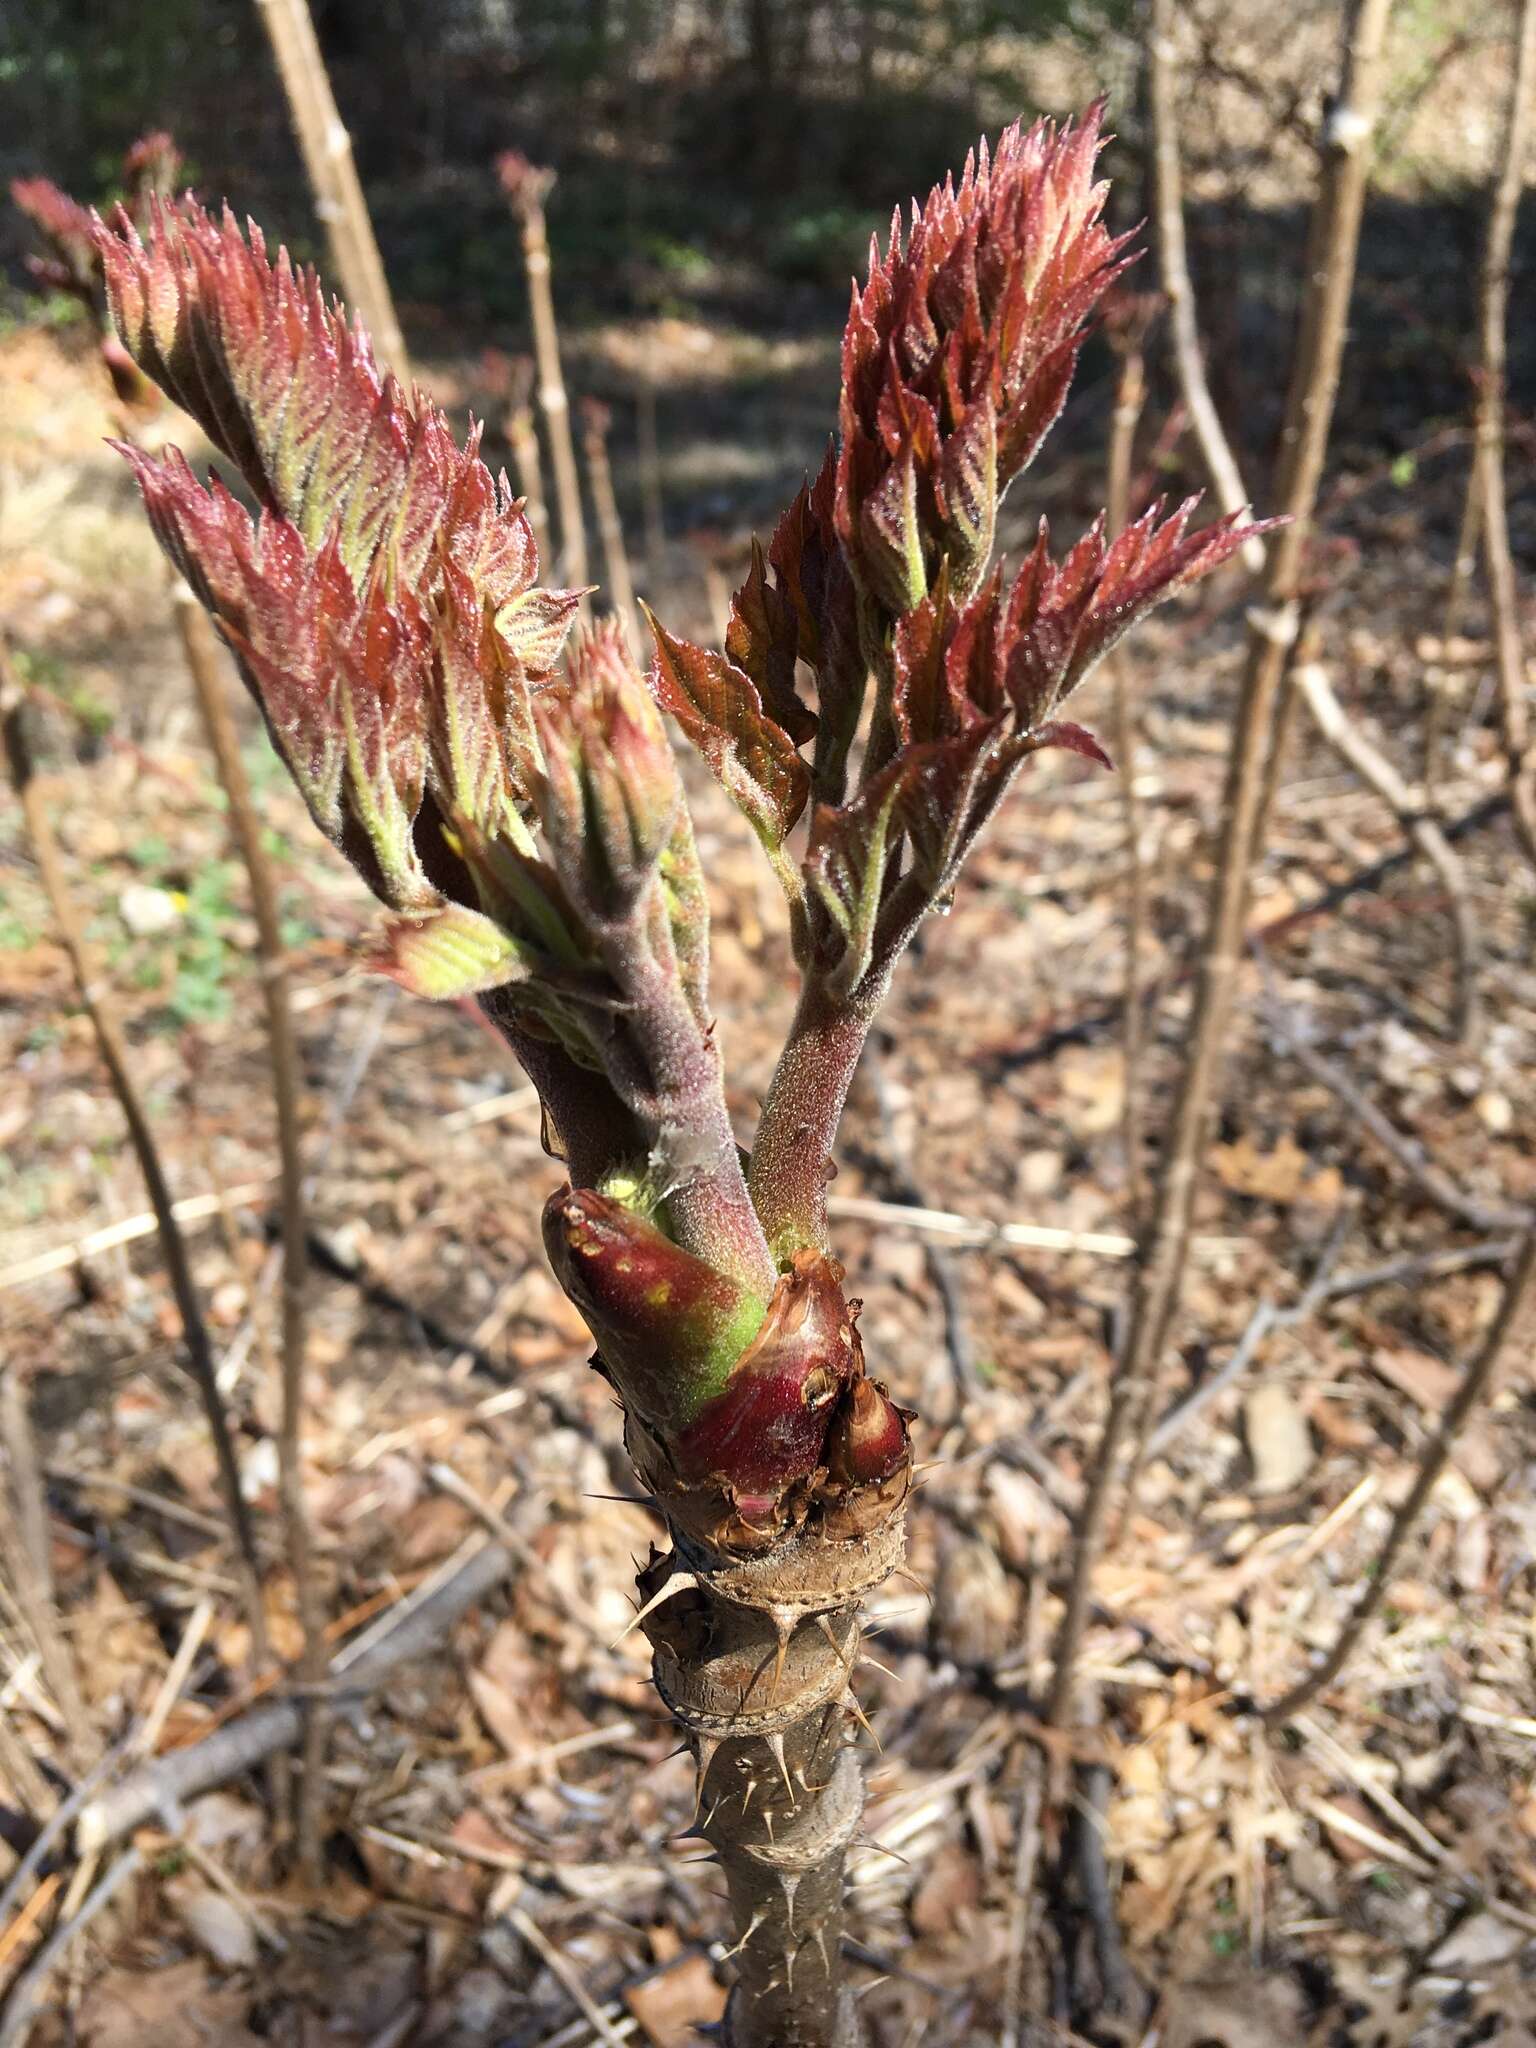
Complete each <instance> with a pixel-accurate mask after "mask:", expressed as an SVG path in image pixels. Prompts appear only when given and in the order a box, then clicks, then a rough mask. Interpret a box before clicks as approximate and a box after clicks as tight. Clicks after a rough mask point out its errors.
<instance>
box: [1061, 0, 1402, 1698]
mask: <svg viewBox="0 0 1536 2048" xmlns="http://www.w3.org/2000/svg"><path fill="white" fill-rule="evenodd" d="M1390 5H1391V0H1356V4H1355V5H1354V6H1352V8H1351V10H1350V14H1349V17H1348V20H1347V23H1346V27H1345V34H1344V53H1343V55H1344V61H1343V73H1344V76H1343V81H1342V84H1341V89H1340V93H1339V97H1338V100H1337V101H1336V103H1335V104H1334V106H1333V108H1332V110H1331V112H1330V114H1329V117H1328V133H1327V136H1326V138H1325V140H1326V142H1327V145H1328V148H1327V155H1326V158H1325V161H1324V167H1323V171H1322V175H1321V180H1320V185H1319V190H1318V197H1317V203H1316V208H1315V212H1314V231H1313V247H1314V249H1315V250H1316V252H1317V258H1318V260H1317V263H1316V266H1315V268H1314V269H1313V271H1312V273H1311V275H1310V278H1309V290H1308V295H1307V305H1306V311H1305V316H1304V319H1303V324H1302V331H1301V335H1300V338H1299V341H1298V345H1297V357H1296V363H1295V366H1294V370H1293V374H1292V379H1291V387H1290V394H1289V397H1288V400H1287V409H1286V420H1285V428H1284V433H1283V439H1282V449H1283V456H1282V475H1281V489H1280V491H1279V493H1278V497H1279V505H1278V509H1279V510H1280V511H1281V512H1283V513H1286V514H1288V515H1289V516H1290V520H1291V524H1290V525H1288V526H1284V527H1281V528H1280V529H1279V531H1278V532H1277V533H1275V534H1274V536H1273V537H1272V539H1271V541H1270V544H1269V549H1268V553H1267V556H1266V561H1265V572H1264V578H1263V584H1262V595H1261V602H1260V605H1259V606H1258V607H1256V608H1255V610H1254V612H1253V614H1252V615H1251V621H1250V627H1249V634H1248V650H1247V661H1246V665H1245V669H1244V674H1243V679H1242V686H1241V693H1240V697H1239V703H1238V709H1237V716H1236V720H1235V723H1234V726H1233V732H1232V740H1231V746H1230V750H1229V753H1228V757H1227V774H1226V783H1225V787H1224V789H1223V793H1222V802H1221V810H1220V817H1221V820H1222V830H1221V839H1220V844H1219V848H1218V852H1217V859H1216V872H1215V875H1214V877H1213V880H1212V884H1211V894H1210V903H1209V909H1208V915H1207V926H1206V936H1205V942H1204V946H1203V948H1202V955H1201V960H1200V965H1199V969H1198V973H1197V979H1196V987H1195V1003H1194V1014H1193V1016H1192V1018H1191V1022H1190V1029H1189V1041H1190V1049H1189V1054H1188V1057H1187V1060H1186V1063H1185V1067H1184V1072H1183V1076H1182V1078H1181V1082H1180V1087H1179V1094H1178V1099H1177V1102H1176V1104H1175V1106H1174V1113H1173V1116H1172V1118H1171V1120H1170V1127H1169V1131H1168V1136H1167V1139H1166V1142H1165V1145H1164V1149H1163V1155H1162V1159H1161V1161H1160V1163H1159V1167H1158V1174H1157V1181H1156V1186H1155V1189H1154V1194H1153V1208H1152V1220H1151V1224H1150V1226H1149V1230H1148V1234H1147V1240H1146V1244H1145V1248H1144V1254H1143V1261H1142V1263H1141V1266H1140V1268H1139V1270H1138V1272H1137V1275H1136V1279H1135V1281H1134V1283H1133V1290H1132V1297H1131V1305H1130V1312H1129V1315H1128V1317H1127V1329H1126V1335H1125V1340H1124V1343H1123V1346H1122V1349H1121V1354H1120V1357H1119V1360H1118V1361H1117V1364H1116V1368H1115V1377H1114V1383H1113V1386H1112V1388H1111V1391H1110V1402H1109V1412H1108V1415H1107V1416H1106V1418H1105V1423H1104V1428H1103V1432H1102V1434H1101V1436H1100V1439H1099V1443H1098V1445H1097V1447H1096V1449H1095V1452H1094V1458H1093V1465H1092V1470H1091V1475H1090V1479H1089V1484H1088V1492H1087V1498H1086V1500H1085V1503H1084V1507H1083V1512H1082V1515H1081V1518H1080V1520H1079V1524H1078V1530H1077V1541H1076V1544H1075V1546H1074V1549H1073V1557H1072V1571H1071V1578H1070V1580H1069V1583H1068V1588H1067V1595H1066V1605H1065V1610H1064V1613H1063V1617H1062V1623H1061V1629H1060V1633H1059V1635H1058V1638H1057V1644H1056V1655H1055V1669H1054V1673H1053V1677H1052V1683H1051V1692H1050V1699H1049V1705H1048V1718H1049V1719H1050V1720H1051V1721H1053V1722H1055V1723H1057V1724H1060V1723H1062V1722H1064V1721H1065V1720H1067V1719H1068V1718H1069V1717H1070V1716H1071V1714H1072V1711H1073V1705H1074V1697H1075V1684H1076V1667H1077V1657H1078V1650H1079V1647H1080V1645H1081V1642H1082V1637H1083V1631H1084V1628H1085V1626H1086V1624H1087V1619H1088V1601H1089V1595H1090V1591H1091V1588H1092V1583H1093V1574H1094V1569H1095V1566H1096V1565H1097V1562H1098V1558H1099V1553H1100V1550H1101V1548H1102V1545H1103V1541H1104V1533H1105V1529H1106V1526H1107V1522H1108V1516H1109V1508H1110V1502H1111V1498H1112V1496H1113V1494H1114V1492H1115V1489H1116V1482H1117V1479H1118V1477H1119V1472H1120V1463H1121V1456H1122V1452H1123V1451H1124V1449H1125V1448H1126V1445H1127V1442H1128V1440H1129V1439H1130V1438H1131V1436H1132V1432H1133V1424H1134V1423H1135V1422H1136V1420H1137V1419H1138V1418H1139V1417H1140V1416H1142V1415H1143V1414H1145V1413H1146V1412H1147V1411H1148V1409H1149V1408H1150V1406H1151V1402H1152V1400H1153V1397H1154V1392H1155V1382H1156V1375H1157V1368H1158V1362H1159V1360H1160V1357H1161V1355H1162V1350H1163V1346H1164V1343H1165V1342H1166V1339H1167V1335H1168V1331H1169V1328H1170V1326H1171V1324H1172V1322H1173V1319H1174V1316H1175V1315H1176V1313H1177V1311H1178V1307H1179V1301H1180V1296H1181V1293H1182V1288H1183V1279H1184V1271H1185V1265H1186V1262H1187V1258H1188V1252H1189V1238H1190V1228H1191V1219H1192V1216H1193V1212H1194V1201H1195V1193H1196V1190H1197V1188H1198V1186H1199V1179H1200V1165H1201V1160H1202V1156H1203V1153H1204V1149H1205V1141H1206V1134H1207V1130H1208V1128H1209V1122H1210V1116H1211V1111H1212V1106H1213V1098H1214V1095H1215V1090H1216V1083H1217V1078H1218V1074H1219V1071H1220V1055H1221V1049H1222V1047H1223V1045H1224V1043H1225V1041H1226V1036H1227V1023H1228V1019H1229V1017H1230V1014H1231V1009H1232V1001H1233V994H1234V990H1235V984H1236V980H1237V969H1238V961H1239V958H1240V954H1241V947H1242V935H1243V924H1244V920H1245V917H1246V914H1247V908H1248V885H1249V861H1250V852H1251V849H1252V847H1253V845H1254V843H1255V835H1256V828H1257V826H1258V823H1259V809H1260V801H1261V791H1262V783H1263V773H1264V755H1265V742H1266V739H1267V738H1268V736H1269V733H1270V728H1271V721H1272V716H1273V712H1274V706H1275V700H1276V697H1277V694H1278V691H1279V687H1280V681H1281V677H1282V675H1283V673H1284V670H1285V667H1286V663H1287V658H1288V655H1289V651H1290V640H1291V634H1292V631H1293V622H1294V617H1295V610H1294V607H1295V599H1296V590H1297V584H1298V580H1299V575H1300V569H1301V562H1302V551H1303V548H1304V545H1305V541H1306V536H1307V532H1308V529H1309V527H1310V524H1311V519H1312V513H1313V510H1314V507H1315V505H1316V502H1317V490H1318V484H1319V480H1320V478H1321V475H1322V466H1323V457H1324V453H1325V450H1326V447H1327V441H1328V430H1329V426H1330V424H1331V422H1332V418H1333V401H1334V395H1335V392H1336V390H1337V386H1338V373H1339V364H1340V361H1341V359H1342V356H1343V351H1344V339H1345V326H1346V316H1347V313H1348V308H1349V299H1350V292H1351V287H1352V285H1353V281H1354V271H1355V254H1356V249H1357V246H1358V242H1359V231H1360V216H1361V212H1362V210H1363V206H1364V200H1365V187H1366V177H1367V171H1368V166H1369V141H1370V135H1371V131H1372V128H1373V126H1374V122H1375V115H1376V108H1377V104H1378V100H1379V96H1380V80H1381V71H1382V63H1381V57H1382V46H1383V42H1384V40H1385V31H1386V23H1387V15H1388V12H1389V10H1390Z"/></svg>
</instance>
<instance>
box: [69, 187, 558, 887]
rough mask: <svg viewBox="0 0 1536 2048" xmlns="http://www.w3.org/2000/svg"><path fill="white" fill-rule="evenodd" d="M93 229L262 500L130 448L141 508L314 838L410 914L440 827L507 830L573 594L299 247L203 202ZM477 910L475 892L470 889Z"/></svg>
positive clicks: (504, 499)
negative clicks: (209, 623) (229, 665)
mask: <svg viewBox="0 0 1536 2048" xmlns="http://www.w3.org/2000/svg"><path fill="white" fill-rule="evenodd" d="M149 214H150V223H151V232H150V239H149V242H148V244H147V245H146V244H145V243H144V242H143V241H141V240H140V238H139V235H138V233H137V231H136V229H135V228H134V226H133V224H132V223H131V222H130V221H129V220H128V218H127V216H126V215H125V214H123V213H122V212H121V211H120V212H119V213H118V215H117V217H116V221H115V226H114V228H113V229H112V230H110V231H109V230H108V229H106V228H104V227H102V226H100V225H99V224H97V225H96V227H95V229H94V233H95V240H96V246H97V249H98V251H99V253H100V256H101V260H102V263H103V265H104V268H105V273H106V280H107V289H108V295H109V298H110V302H111V306H112V311H113V315H114V318H115V319H116V322H117V325H118V329H119V332H120V334H121V336H122V338H123V341H124V343H125V344H126V346H127V347H128V349H129V350H130V352H131V353H132V355H133V356H134V358H135V360H136V361H137V363H138V364H139V366H140V368H141V369H143V370H144V371H145V372H146V373H147V374H149V375H150V376H151V377H153V378H154V379H155V380H156V381H157V382H158V383H159V384H160V385H161V386H162V387H163V388H164V389H165V390H166V391H167V393H168V394H169V395H170V396H171V397H173V398H174V399H176V400H177V402H178V403H180V404H181V405H183V406H184V407H185V408H186V409H187V410H188V411H189V412H191V413H192V415H193V417H194V418H195V419H197V420H198V422H199V423H200V425H201V426H202V427H203V429H204V431H205V432H206V433H207V434H208V435H209V437H210V439H211V440H212V441H213V442H214V444H215V446H216V447H218V448H219V449H220V450H221V451H222V452H223V453H224V454H225V455H226V456H227V457H228V458H229V459H230V460H231V461H232V462H234V463H235V464H236V465H237V467H238V468H239V469H240V471H241V473H242V474H243V476H244V477H245V479H246V481H247V483H248V484H249V485H250V487H251V489H252V490H253V491H254V492H255V493H256V496H257V498H258V500H259V501H260V504H261V506H262V512H261V516H260V518H259V519H258V520H255V521H253V520H252V519H251V517H250V515H249V514H248V513H247V512H246V511H245V510H244V508H243V507H242V506H241V505H239V504H238V503H237V502H236V500H235V499H234V498H233V497H232V496H231V495H230V494H229V492H228V491H226V490H225V489H224V488H223V486H222V485H221V484H219V483H218V482H217V481H215V482H214V483H213V484H211V485H210V486H209V488H208V489H207V490H204V489H203V487H202V486H201V485H199V484H198V483H197V481H196V480H195V479H194V477H193V476H192V473H191V471H190V470H189V469H188V468H187V465H186V463H185V462H184V461H183V460H182V459H181V457H180V456H179V455H177V454H176V453H175V451H174V450H173V451H172V452H171V453H170V454H169V455H167V457H166V458H165V460H164V461H163V462H154V461H152V460H150V459H149V458H148V457H147V456H145V455H144V454H142V453H141V452H140V451H138V450H137V449H133V448H124V450H123V453H124V454H125V455H126V456H127V458H128V459H129V461H130V462H131V463H132V464H133V466H134V469H135V472H136V474H137V476H138V480H139V484H140V488H141V490H142V491H143V493H144V498H145V503H146V505H147V507H148V509H149V513H150V518H151V521H152V523H153V525H154V527H155V530H156V532H157V534H158V535H159V537H160V540H161V543H162V545H163V546H164V547H165V549H166V551H167V553H168V554H170V556H171V558H172V560H173V561H174V562H175V563H176V565H177V567H178V568H179V569H180V570H181V571H182V573H183V574H184V575H185V576H186V577H187V579H188V581H189V582H190V583H191V585H192V587H193V589H194V590H195V591H196V592H197V594H198V596H199V597H200V598H201V599H202V601H203V602H204V603H205V604H206V605H207V606H208V608H209V610H210V611H212V612H213V614H214V616H215V617H216V618H217V619H218V621H219V623H220V625H221V626H222V628H223V630H224V634H225V637H226V639H227V640H228V641H229V643H230V645H231V647H232V648H233V649H234V651H235V654H236V657H237V659H238V661H239V664H240V668H241V671H242V673H243V675H244V676H245V679H246V681H247V683H248V684H249V686H250V688H251V690H252V692H253V694H254V695H255V696H256V698H257V700H258V702H259V703H260V705H261V708H262V711H263V713H264V715H265V717H266V720H267V723H268V726H269V728H270V729H271V732H272V736H273V739H274V741H275V743H276V745H277V747H278V749H279V751H280V752H281V753H282V755H283V756H284V758H285V759H286V760H287V762H288V764H289V766H290V768H291V769H292V771H293V774H294V777H295V779H296V780H297V782H298V784H299V786H300V788H301V790H302V791H303V793H304V796H305V799H306V801H307V802H308V804H309V807H310V810H311V812H312V814H313V816H314V818H315V820H316V823H317V824H318V825H319V826H320V828H321V829H322V831H324V832H325V833H327V835H328V836H329V837H330V838H331V839H332V840H333V841H334V842H335V843H336V844H337V845H338V846H340V847H341V848H342V850H343V851H344V852H345V853H347V854H348V856H349V857H350V858H351V859H352V860H353V862H354V863H355V864H356V865H357V867H358V868H359V870H360V871H361V872H362V874H363V876H364V878H365V880H367V882H368V883H369V885H370V886H371V887H372V888H373V889H374V890H375V891H376V892H377V893H378V894H379V895H380V896H382V897H383V898H384V900H385V901H386V902H388V903H390V904H392V905H394V906H395V907H396V908H398V909H416V910H419V909H427V908H430V907H432V906H433V905H434V904H435V903H436V902H438V901H439V900H440V890H439V887H438V882H439V879H440V876H441V872H442V868H443V864H444V856H443V851H442V847H441V844H440V835H441V821H442V820H444V819H451V818H460V819H464V820H467V821H469V822H470V823H471V824H473V825H474V826H475V828H476V829H477V830H479V831H481V832H483V833H485V834H487V835H490V836H492V837H494V836H495V835H496V834H497V833H498V832H500V831H502V830H503V829H508V830H513V831H514V832H515V830H516V826H515V821H514V813H515V812H516V809H517V807H518V806H519V805H524V806H526V805H527V804H528V803H529V802H530V801H531V784H532V780H533V778H534V775H535V773H536V768H537V763H536V760H535V744H534V737H533V723H532V713H531V708H530V703H531V696H532V694H533V692H534V691H536V690H537V689H538V688H539V687H541V686H542V685H543V684H544V683H545V681H546V680H547V678H548V675H549V672H550V669H551V667H552V665H553V664H554V662H555V661H556V660H557V658H558V655H559V651H560V647H561V645H562V643H563V641H564V638H565V635H566V634H567V632H568V631H569V628H570V624H571V621H572V619H573V618H574V615H575V611H576V606H577V603H578V594H577V593H575V592H552V591H540V590H538V589H537V588H536V586H535V581H534V579H535V576H536V574H537V569H538V557H537V552H536V550H535V548H534V544H533V536H532V532H531V530H530V529H529V526H528V522H527V520H526V519H525V518H524V517H523V513H522V508H521V506H520V504H519V503H517V501H515V500H514V499H513V498H512V496H511V493H510V491H509V489H508V487H507V485H506V482H505V479H502V480H501V481H499V482H498V481H496V480H493V478H492V477H491V474H490V472H489V470H487V469H486V467H485V465H484V463H483V462H481V461H480V459H479V454H478V440H477V436H476V435H475V434H472V435H471V437H470V440H469V443H468V446H467V447H465V448H463V449H460V448H458V447H457V446H456V445H455V443H454V440H453V437H452V434H451V433H450V431H449V428H448V423H447V421H446V420H445V419H444V417H443V415H442V414H441V413H440V412H439V411H438V410H437V409H436V408H435V407H434V406H432V405H431V404H429V403H428V402H427V401H426V400H425V399H423V398H421V396H420V395H419V394H417V396H416V397H415V398H414V399H407V397H406V395H405V393H404V392H403V390H402V389H401V387H400V386H399V385H398V384H397V383H396V382H395V380H394V379H393V378H386V377H382V376H381V375H380V373H379V371H378V369H377V368H376V366H375V364H374V361H373V356H372V352H371V350H370V348H369V345H368V343H367V340H366V339H365V337H364V336H363V335H362V334H361V333H360V332H358V331H354V330H353V329H351V328H349V327H348V326H347V323H346V320H345V317H344V315H343V314H342V312H341V310H340V308H339V307H328V306H327V305H326V304H325V301H324V299H323V297H322V295H321V291H320V287H319V284H318V282H317V281H316V279H315V277H314V275H313V274H312V273H310V272H307V271H306V272H296V271H295V270H294V269H293V267H292V265H291V264H290V263H289V260H288V256H287V253H286V251H279V253H278V256H277V258H276V260H275V261H269V260H268V257H267V252H266V247H265V244H264V243H263V241H262V238H261V235H260V233H259V231H258V230H257V229H255V228H254V227H253V228H252V229H251V230H250V238H249V241H247V240H246V239H245V238H243V237H242V236H241V234H240V232H239V230H238V228H237V227H236V226H235V223H234V220H233V217H232V216H231V215H230V214H229V212H228V211H227V210H226V212H225V214H224V216H223V219H222V221H221V222H215V221H213V220H212V219H210V218H209V217H208V216H207V215H206V214H204V213H203V212H202V210H201V208H199V207H198V206H196V205H195V204H193V203H192V202H191V201H190V200H187V201H182V202H180V203H179V204H177V205H175V206H168V205H165V204H163V203H162V202H161V201H160V200H158V199H154V200H152V201H151V203H150V208H149ZM470 907H473V906H470Z"/></svg>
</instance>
